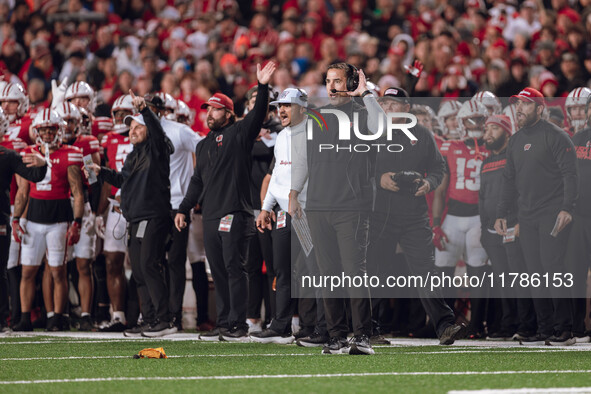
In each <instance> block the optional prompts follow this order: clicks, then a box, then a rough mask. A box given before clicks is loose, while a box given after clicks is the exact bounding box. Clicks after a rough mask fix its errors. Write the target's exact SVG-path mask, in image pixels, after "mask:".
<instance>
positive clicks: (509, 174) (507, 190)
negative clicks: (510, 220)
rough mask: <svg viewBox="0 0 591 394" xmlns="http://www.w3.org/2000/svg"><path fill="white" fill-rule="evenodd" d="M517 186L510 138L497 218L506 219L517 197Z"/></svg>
mask: <svg viewBox="0 0 591 394" xmlns="http://www.w3.org/2000/svg"><path fill="white" fill-rule="evenodd" d="M517 194H518V193H517V186H515V165H514V164H513V155H512V154H511V139H509V146H507V162H506V164H505V170H504V171H503V184H502V186H501V198H500V200H499V203H498V205H497V219H498V218H503V219H506V218H507V215H508V214H509V210H510V208H511V207H512V206H514V203H515V201H516V199H517Z"/></svg>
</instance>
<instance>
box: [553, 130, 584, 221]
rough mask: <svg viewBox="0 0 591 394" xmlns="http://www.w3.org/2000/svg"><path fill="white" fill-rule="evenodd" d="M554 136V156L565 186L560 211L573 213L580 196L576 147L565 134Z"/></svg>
mask: <svg viewBox="0 0 591 394" xmlns="http://www.w3.org/2000/svg"><path fill="white" fill-rule="evenodd" d="M553 136H554V137H555V138H554V141H553V143H552V145H551V149H552V155H553V156H554V158H555V159H556V164H558V168H559V169H560V173H561V174H562V182H563V184H564V197H563V200H562V206H561V208H560V209H561V210H563V211H567V212H570V213H572V212H573V210H574V208H575V202H576V200H577V197H578V195H579V185H578V181H577V156H576V153H575V145H574V144H573V142H572V141H571V139H570V138H568V137H567V136H566V135H565V134H563V133H556V134H554V135H553Z"/></svg>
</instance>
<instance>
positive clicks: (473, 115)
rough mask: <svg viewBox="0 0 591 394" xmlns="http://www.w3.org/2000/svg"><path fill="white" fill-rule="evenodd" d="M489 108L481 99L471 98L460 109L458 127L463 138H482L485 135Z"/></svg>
mask: <svg viewBox="0 0 591 394" xmlns="http://www.w3.org/2000/svg"><path fill="white" fill-rule="evenodd" d="M487 117H488V109H487V108H486V107H485V106H484V104H482V103H481V102H480V101H475V100H469V101H466V102H465V103H464V104H462V107H461V108H460V110H459V111H458V115H457V118H458V129H459V130H460V135H461V136H462V138H465V137H468V138H480V137H482V136H483V135H484V123H485V122H486V118H487Z"/></svg>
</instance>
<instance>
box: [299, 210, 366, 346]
mask: <svg viewBox="0 0 591 394" xmlns="http://www.w3.org/2000/svg"><path fill="white" fill-rule="evenodd" d="M307 216H308V223H309V225H310V235H311V236H312V243H313V244H314V250H315V253H316V260H317V261H318V266H319V269H320V274H321V275H337V276H341V275H342V274H344V275H347V276H350V277H354V276H363V275H364V274H366V273H367V271H366V260H365V257H366V256H365V254H366V249H367V232H368V224H369V223H368V215H367V214H366V213H360V212H328V211H310V212H307ZM329 290H330V289H329V288H325V292H324V311H325V314H326V326H327V329H328V334H329V336H330V337H331V338H334V337H339V338H342V337H346V336H347V334H348V333H349V325H348V322H347V313H346V310H347V306H346V302H345V300H346V298H342V297H343V295H344V294H346V293H347V292H345V291H341V292H340V297H339V298H331V297H335V295H334V294H333V293H330V292H329ZM349 296H350V305H351V321H352V324H353V333H354V334H355V335H367V336H370V335H371V300H370V298H369V297H370V295H369V289H367V288H363V287H360V288H355V289H351V292H349Z"/></svg>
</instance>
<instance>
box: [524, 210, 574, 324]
mask: <svg viewBox="0 0 591 394" xmlns="http://www.w3.org/2000/svg"><path fill="white" fill-rule="evenodd" d="M557 214H558V212H556V214H551V215H540V216H538V217H536V218H535V219H529V220H525V219H521V218H520V220H519V237H520V238H521V249H522V250H523V257H524V258H525V263H526V265H527V269H528V271H529V273H530V274H533V273H538V274H540V275H542V274H544V273H545V272H548V273H549V275H550V277H551V278H552V277H553V274H554V273H560V274H563V273H564V272H565V270H566V264H565V262H564V257H565V252H566V246H567V241H568V236H569V232H570V230H571V226H568V227H567V228H565V229H564V230H562V231H561V232H560V233H559V234H558V236H557V237H552V236H551V235H550V233H551V232H552V229H553V228H554V224H555V222H556V216H557ZM531 291H532V296H533V302H534V307H535V309H536V317H537V321H538V332H539V333H541V334H544V335H552V334H553V333H554V331H559V332H562V331H571V330H572V315H571V302H570V300H568V299H566V298H559V297H557V296H556V295H557V290H555V289H554V288H553V287H550V289H543V288H542V287H539V288H533V289H532V290H531ZM548 296H550V297H551V298H547V297H548Z"/></svg>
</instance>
